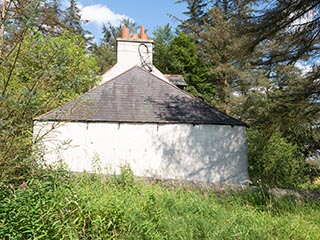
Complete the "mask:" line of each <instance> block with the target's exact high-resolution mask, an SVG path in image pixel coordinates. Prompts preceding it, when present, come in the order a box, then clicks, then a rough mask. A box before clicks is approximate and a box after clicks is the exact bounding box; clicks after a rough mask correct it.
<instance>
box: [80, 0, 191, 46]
mask: <svg viewBox="0 0 320 240" xmlns="http://www.w3.org/2000/svg"><path fill="white" fill-rule="evenodd" d="M77 2H78V7H79V8H80V9H81V17H82V20H88V21H89V23H86V24H84V25H83V27H84V28H85V29H87V30H89V31H90V32H92V33H93V34H94V36H95V38H96V40H99V39H100V38H101V28H102V24H103V23H110V24H112V25H115V26H119V23H120V22H121V19H123V18H130V19H132V20H133V21H134V22H136V23H137V24H138V26H140V25H144V26H145V28H146V29H147V33H148V35H149V36H151V37H152V32H153V31H154V30H155V28H156V27H157V26H164V25H165V24H167V23H169V24H170V25H171V26H172V27H176V26H177V25H178V24H179V21H177V20H175V19H174V18H172V17H170V16H169V15H173V16H175V17H177V18H179V19H185V16H184V14H183V12H185V11H186V10H187V8H186V4H185V3H179V4H175V2H176V0H78V1H77Z"/></svg>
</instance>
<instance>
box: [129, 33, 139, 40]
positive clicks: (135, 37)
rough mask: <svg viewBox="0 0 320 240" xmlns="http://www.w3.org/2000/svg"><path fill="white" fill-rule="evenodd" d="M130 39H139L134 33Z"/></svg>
mask: <svg viewBox="0 0 320 240" xmlns="http://www.w3.org/2000/svg"><path fill="white" fill-rule="evenodd" d="M131 37H132V38H133V39H138V38H139V36H138V34H136V33H134V34H132V36H131Z"/></svg>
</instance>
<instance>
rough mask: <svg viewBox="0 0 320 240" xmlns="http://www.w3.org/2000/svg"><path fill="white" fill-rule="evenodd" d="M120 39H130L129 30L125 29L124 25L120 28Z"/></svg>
mask: <svg viewBox="0 0 320 240" xmlns="http://www.w3.org/2000/svg"><path fill="white" fill-rule="evenodd" d="M121 37H122V38H127V39H128V38H129V37H130V29H129V28H127V27H126V26H125V25H123V27H122V35H121Z"/></svg>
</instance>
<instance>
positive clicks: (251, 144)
mask: <svg viewBox="0 0 320 240" xmlns="http://www.w3.org/2000/svg"><path fill="white" fill-rule="evenodd" d="M248 160H249V175H250V178H251V181H252V182H253V183H257V182H261V183H262V184H266V185H268V186H277V187H284V188H286V187H295V186H297V185H298V184H300V183H302V182H305V180H306V179H305V177H304V174H303V173H304V166H305V161H304V156H303V154H302V153H301V152H300V150H299V148H298V146H296V145H295V144H292V143H290V142H289V141H288V140H287V139H285V138H284V137H282V136H281V134H280V133H279V132H278V131H274V132H272V133H271V134H269V133H267V132H266V131H258V130H255V129H253V130H249V131H248Z"/></svg>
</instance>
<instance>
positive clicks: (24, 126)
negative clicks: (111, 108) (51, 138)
mask: <svg viewBox="0 0 320 240" xmlns="http://www.w3.org/2000/svg"><path fill="white" fill-rule="evenodd" d="M44 3H45V2H40V1H31V2H27V1H26V2H24V1H21V2H18V1H10V2H7V5H6V6H5V11H6V13H7V14H6V15H5V19H4V21H2V24H3V26H4V37H3V38H2V40H3V42H2V44H3V46H4V48H3V52H2V55H1V64H0V79H1V82H0V126H1V131H0V142H1V144H0V168H1V173H0V179H1V181H2V180H4V181H5V179H6V178H8V181H10V182H11V181H15V180H17V181H20V180H19V179H21V177H23V176H25V175H26V174H28V170H30V169H31V168H32V166H33V160H32V154H31V151H32V119H33V117H35V116H37V115H39V114H41V113H44V112H46V111H48V110H51V109H52V108H54V107H57V106H58V105H61V104H62V103H64V102H65V101H67V100H70V99H71V98H73V97H75V96H77V95H79V94H81V93H83V92H85V91H87V90H88V89H90V88H91V87H92V86H94V84H95V82H96V81H97V77H96V76H97V64H96V61H95V59H94V58H92V57H90V55H89V54H88V52H87V50H86V46H85V41H84V39H83V37H82V36H79V35H75V34H74V33H70V32H68V31H61V32H60V33H59V34H58V35H56V33H50V31H49V32H47V31H42V29H41V28H39V26H44V25H42V23H41V22H40V19H41V18H40V16H39V15H38V14H39V13H38V10H39V7H43V6H44ZM10 4H13V5H10ZM19 4H20V5H19ZM22 4H25V5H22ZM2 7H3V6H2ZM20 8H22V9H21V10H19V9H20ZM19 14H20V15H19ZM2 16H3V15H2ZM2 20H3V19H2ZM14 28H16V30H17V31H16V32H15V31H13V29H14Z"/></svg>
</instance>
